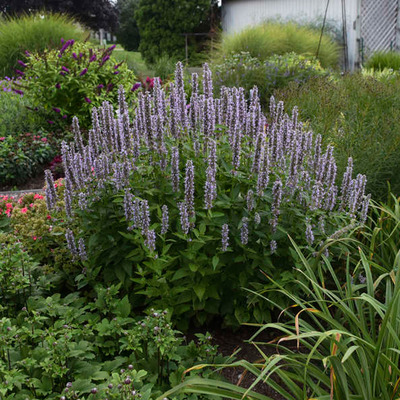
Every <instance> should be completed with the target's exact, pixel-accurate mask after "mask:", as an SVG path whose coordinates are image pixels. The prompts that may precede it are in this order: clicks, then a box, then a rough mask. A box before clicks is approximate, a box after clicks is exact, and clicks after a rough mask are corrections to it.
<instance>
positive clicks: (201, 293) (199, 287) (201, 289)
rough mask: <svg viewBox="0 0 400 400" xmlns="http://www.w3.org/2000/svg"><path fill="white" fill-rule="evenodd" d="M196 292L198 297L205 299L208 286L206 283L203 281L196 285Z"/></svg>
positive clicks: (194, 288)
mask: <svg viewBox="0 0 400 400" xmlns="http://www.w3.org/2000/svg"><path fill="white" fill-rule="evenodd" d="M193 290H194V292H195V293H196V295H197V297H198V298H199V300H200V301H201V300H202V299H203V296H204V293H205V292H206V286H205V283H204V282H202V283H200V284H199V285H195V286H194V287H193Z"/></svg>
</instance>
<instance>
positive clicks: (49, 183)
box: [44, 169, 58, 210]
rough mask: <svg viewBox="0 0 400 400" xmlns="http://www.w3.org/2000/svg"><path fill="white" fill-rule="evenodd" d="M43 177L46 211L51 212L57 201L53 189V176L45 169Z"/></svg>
mask: <svg viewBox="0 0 400 400" xmlns="http://www.w3.org/2000/svg"><path fill="white" fill-rule="evenodd" d="M44 175H45V180H46V191H45V193H46V205H47V209H48V210H51V209H53V208H54V207H55V205H56V203H57V201H58V196H57V193H56V189H55V187H54V180H53V175H52V174H51V171H50V170H49V169H46V171H45V172H44Z"/></svg>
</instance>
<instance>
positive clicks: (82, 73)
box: [79, 68, 88, 76]
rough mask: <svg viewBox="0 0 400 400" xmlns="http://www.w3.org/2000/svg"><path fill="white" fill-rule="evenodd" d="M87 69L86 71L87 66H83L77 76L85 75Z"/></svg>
mask: <svg viewBox="0 0 400 400" xmlns="http://www.w3.org/2000/svg"><path fill="white" fill-rule="evenodd" d="M87 71H88V69H87V68H84V69H83V70H82V71H81V72H80V74H79V76H83V75H85V74H86V72H87Z"/></svg>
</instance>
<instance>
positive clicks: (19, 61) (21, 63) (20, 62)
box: [17, 60, 27, 68]
mask: <svg viewBox="0 0 400 400" xmlns="http://www.w3.org/2000/svg"><path fill="white" fill-rule="evenodd" d="M17 62H18V64H19V65H21V66H22V67H24V68H26V67H27V65H26V64H25V63H24V62H23V61H22V60H18V61H17Z"/></svg>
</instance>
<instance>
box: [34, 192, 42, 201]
mask: <svg viewBox="0 0 400 400" xmlns="http://www.w3.org/2000/svg"><path fill="white" fill-rule="evenodd" d="M33 198H34V199H35V200H41V199H43V196H42V195H41V194H37V193H36V194H35V195H34V196H33Z"/></svg>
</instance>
